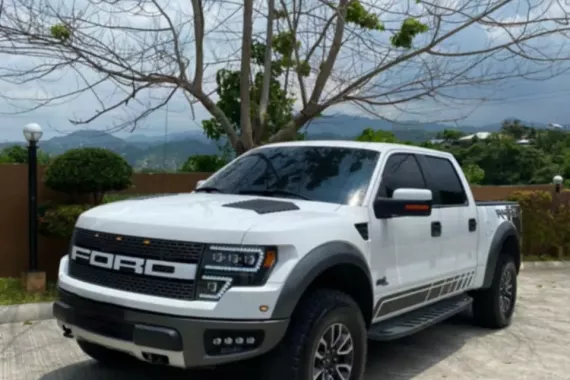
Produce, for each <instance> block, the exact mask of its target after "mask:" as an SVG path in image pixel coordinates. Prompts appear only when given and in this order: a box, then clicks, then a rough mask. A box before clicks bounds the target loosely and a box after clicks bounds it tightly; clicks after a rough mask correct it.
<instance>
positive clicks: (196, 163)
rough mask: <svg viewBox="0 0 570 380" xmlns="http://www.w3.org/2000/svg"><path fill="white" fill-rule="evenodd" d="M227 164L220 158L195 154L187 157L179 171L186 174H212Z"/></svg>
mask: <svg viewBox="0 0 570 380" xmlns="http://www.w3.org/2000/svg"><path fill="white" fill-rule="evenodd" d="M227 163H228V161H227V160H226V159H224V158H223V157H220V156H216V155H208V154H197V155H194V156H190V157H188V159H187V160H186V162H184V164H183V165H182V168H181V169H180V171H181V172H186V173H213V172H215V171H217V170H218V169H221V168H222V167H223V166H224V165H226V164H227Z"/></svg>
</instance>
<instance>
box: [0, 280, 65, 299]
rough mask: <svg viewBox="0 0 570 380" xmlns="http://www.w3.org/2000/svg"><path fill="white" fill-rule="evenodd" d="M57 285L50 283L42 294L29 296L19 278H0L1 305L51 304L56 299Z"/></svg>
mask: <svg viewBox="0 0 570 380" xmlns="http://www.w3.org/2000/svg"><path fill="white" fill-rule="evenodd" d="M56 296H57V292H56V287H55V283H48V285H47V290H46V292H45V293H42V294H29V293H27V292H26V291H25V290H24V288H23V287H22V283H21V281H20V279H19V278H5V277H3V278H0V305H19V304H23V303H33V302H50V301H53V300H55V299H56Z"/></svg>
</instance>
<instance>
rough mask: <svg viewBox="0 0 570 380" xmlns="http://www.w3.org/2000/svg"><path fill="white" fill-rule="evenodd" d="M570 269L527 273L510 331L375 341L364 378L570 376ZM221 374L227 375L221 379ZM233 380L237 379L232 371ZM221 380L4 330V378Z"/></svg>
mask: <svg viewBox="0 0 570 380" xmlns="http://www.w3.org/2000/svg"><path fill="white" fill-rule="evenodd" d="M569 289H570V270H568V269H558V270H552V269H549V270H528V271H527V270H525V271H524V273H523V274H522V276H521V289H520V290H519V304H518V312H517V314H516V316H515V322H514V324H513V325H512V327H510V328H509V329H507V330H504V331H501V332H489V331H486V330H482V329H477V328H474V327H471V326H470V325H469V320H468V319H466V318H467V317H466V316H463V317H459V318H455V319H454V320H453V321H450V322H446V323H444V324H441V325H439V326H436V327H433V328H431V329H429V330H426V331H424V332H422V333H420V334H418V335H415V336H412V337H409V338H406V339H403V340H400V341H398V342H394V343H389V344H388V343H386V344H372V345H371V347H370V354H369V363H368V369H367V375H366V380H380V379H383V380H390V379H412V378H413V379H445V378H447V379H450V380H455V379H462V380H464V379H465V380H467V379H486V380H492V379H508V378H514V379H520V380H522V379H532V380H543V379H544V380H547V379H557V380H558V379H565V380H568V379H570V360H568V353H569V352H570V351H569V350H570V349H569V347H570V290H569ZM220 375H221V376H220ZM232 377H235V374H233V376H232ZM131 378H137V379H139V380H163V379H169V380H198V379H204V378H206V379H208V380H216V379H217V378H220V379H227V378H231V377H230V376H224V375H223V374H221V373H219V372H217V373H216V372H209V373H207V374H206V376H203V375H200V374H197V373H187V372H183V371H178V370H170V369H164V368H158V367H148V366H146V365H142V367H141V369H140V371H137V373H127V372H120V371H112V370H106V369H103V368H101V367H99V366H98V365H97V364H95V363H94V362H93V361H90V360H88V359H87V358H86V357H85V356H84V355H83V354H82V353H81V352H80V351H79V349H78V348H77V347H76V346H75V344H74V342H73V341H72V340H69V339H65V338H63V337H61V334H60V332H59V331H58V330H57V328H56V325H55V323H54V322H53V321H44V322H39V323H34V324H32V325H25V324H8V325H0V379H1V380H78V379H81V380H99V379H105V380H127V379H131Z"/></svg>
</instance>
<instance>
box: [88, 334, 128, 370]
mask: <svg viewBox="0 0 570 380" xmlns="http://www.w3.org/2000/svg"><path fill="white" fill-rule="evenodd" d="M77 344H78V345H79V347H80V348H81V350H82V351H83V352H84V353H85V354H86V355H87V356H90V357H91V358H92V359H95V360H96V361H97V362H98V363H100V364H101V365H104V366H105V367H110V368H124V367H129V366H132V365H134V364H135V363H136V362H137V359H136V358H135V357H134V356H132V355H129V354H127V353H125V352H121V351H116V350H112V349H110V348H107V347H103V346H100V345H98V344H95V343H91V342H87V341H85V340H77Z"/></svg>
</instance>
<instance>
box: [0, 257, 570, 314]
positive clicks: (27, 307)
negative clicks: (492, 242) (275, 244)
mask: <svg viewBox="0 0 570 380" xmlns="http://www.w3.org/2000/svg"><path fill="white" fill-rule="evenodd" d="M547 268H570V261H525V262H523V263H522V265H521V270H530V269H547ZM52 308H53V302H41V303H26V304H21V305H9V306H0V324H3V323H18V322H27V321H43V320H46V319H52V318H53V310H52Z"/></svg>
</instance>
